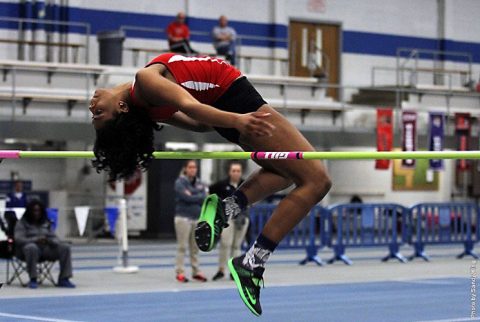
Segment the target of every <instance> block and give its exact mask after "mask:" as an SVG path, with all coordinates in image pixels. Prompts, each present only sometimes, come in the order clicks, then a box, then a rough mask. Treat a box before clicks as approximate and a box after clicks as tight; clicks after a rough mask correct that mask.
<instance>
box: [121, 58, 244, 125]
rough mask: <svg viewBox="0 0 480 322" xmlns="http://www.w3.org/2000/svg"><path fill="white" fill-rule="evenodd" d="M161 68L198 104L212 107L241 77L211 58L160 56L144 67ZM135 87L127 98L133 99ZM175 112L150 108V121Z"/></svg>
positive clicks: (173, 108) (175, 109)
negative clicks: (157, 65) (159, 65)
mask: <svg viewBox="0 0 480 322" xmlns="http://www.w3.org/2000/svg"><path fill="white" fill-rule="evenodd" d="M153 64H162V65H165V67H166V68H167V69H168V71H169V72H170V73H171V74H172V76H173V77H174V79H175V81H176V83H177V84H179V85H180V86H182V87H183V88H185V89H186V90H187V91H188V92H189V93H190V94H191V95H192V96H193V97H195V98H196V99H197V100H198V101H199V102H200V103H204V104H209V105H212V104H213V103H214V102H215V101H216V100H218V99H219V98H220V97H221V96H222V95H223V93H225V91H226V90H227V89H228V88H229V87H230V85H231V84H232V83H233V82H234V81H235V80H236V79H237V78H239V77H240V76H241V72H240V71H239V70H238V69H236V68H235V67H233V66H231V65H229V64H228V63H227V62H225V61H224V60H222V59H218V58H213V57H186V56H182V55H178V54H174V53H168V54H162V55H160V56H158V57H156V58H154V59H153V60H152V61H150V62H149V63H148V64H147V65H146V66H145V67H148V66H151V65H153ZM134 86H135V83H133V84H132V89H131V91H130V96H131V98H132V100H133V101H134V102H135V98H134V96H133V93H134ZM177 111H178V109H177V108H175V107H171V106H156V107H149V111H148V112H149V114H150V117H151V118H152V120H154V121H162V120H166V119H168V118H170V117H171V116H172V115H173V114H174V113H175V112H177Z"/></svg>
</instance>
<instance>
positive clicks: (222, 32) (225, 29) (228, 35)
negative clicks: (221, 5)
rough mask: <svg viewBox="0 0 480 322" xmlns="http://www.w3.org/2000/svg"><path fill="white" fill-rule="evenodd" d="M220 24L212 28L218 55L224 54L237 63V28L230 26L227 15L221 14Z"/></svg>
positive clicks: (232, 62) (214, 45)
mask: <svg viewBox="0 0 480 322" xmlns="http://www.w3.org/2000/svg"><path fill="white" fill-rule="evenodd" d="M218 24H219V25H218V26H215V27H214V28H213V30H212V37H213V47H215V50H216V51H217V55H223V56H225V58H226V59H227V60H228V61H229V62H230V64H232V65H235V39H236V37H237V33H236V31H235V29H233V28H232V27H229V26H228V20H227V17H226V16H223V15H222V16H220V18H219V20H218Z"/></svg>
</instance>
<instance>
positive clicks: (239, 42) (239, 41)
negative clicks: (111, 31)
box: [120, 25, 288, 60]
mask: <svg viewBox="0 0 480 322" xmlns="http://www.w3.org/2000/svg"><path fill="white" fill-rule="evenodd" d="M120 30H121V31H123V32H125V34H127V32H128V31H129V30H130V31H142V32H152V33H159V34H164V33H165V31H166V29H165V28H152V27H142V26H134V25H121V26H120ZM190 34H191V35H196V36H211V33H210V32H207V31H198V30H192V31H190ZM245 40H259V41H269V42H281V43H285V44H288V38H280V37H264V36H254V35H242V34H238V35H237V37H236V40H235V46H236V49H237V50H236V55H237V57H239V58H242V55H241V52H242V47H243V43H244V41H245ZM159 51H160V49H159ZM268 58H271V60H278V57H265V59H268Z"/></svg>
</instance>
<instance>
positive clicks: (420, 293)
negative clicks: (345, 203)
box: [0, 278, 471, 322]
mask: <svg viewBox="0 0 480 322" xmlns="http://www.w3.org/2000/svg"><path fill="white" fill-rule="evenodd" d="M470 285H471V281H470V279H460V278H449V279H431V280H418V281H412V282H408V281H407V282H371V283H352V284H332V285H311V286H285V287H268V286H267V287H266V288H264V289H263V290H262V293H261V295H262V297H261V299H262V306H263V310H264V313H263V315H262V316H261V317H260V318H255V317H254V316H253V315H252V314H251V313H250V312H249V311H248V310H247V309H246V307H244V305H243V303H242V302H241V301H240V298H239V296H238V294H237V291H236V289H221V290H204V291H181V292H153V293H138V294H136V293H132V294H115V295H82V296H67V297H43V298H18V299H1V294H0V321H8V322H14V321H28V320H30V321H55V320H69V321H102V322H103V321H115V322H117V321H118V322H120V321H129V322H131V321H133V322H142V321H168V322H175V321H182V322H183V321H188V322H190V321H192V322H202V321H208V322H214V321H219V322H222V321H225V322H237V321H238V322H240V321H242V322H244V321H272V322H273V321H275V322H290V321H291V322H293V321H295V322H299V321H309V322H310V321H355V322H357V321H382V322H389V321H402V322H403V321H420V320H446V319H455V318H457V319H460V318H462V319H465V320H466V318H468V317H470V312H471V300H470V294H471V293H470ZM0 292H1V290H0ZM15 315H18V317H15ZM21 316H22V317H21ZM25 316H31V317H36V319H35V318H31V319H27V318H25Z"/></svg>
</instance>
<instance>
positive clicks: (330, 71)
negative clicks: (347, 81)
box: [289, 21, 340, 99]
mask: <svg viewBox="0 0 480 322" xmlns="http://www.w3.org/2000/svg"><path fill="white" fill-rule="evenodd" d="M289 57H290V75H291V76H302V77H318V78H322V79H324V80H325V82H326V83H329V84H337V85H338V84H339V81H340V26H339V25H332V24H322V23H312V22H302V21H290V40H289ZM327 95H328V96H330V97H332V98H335V99H338V89H336V88H329V89H328V91H327Z"/></svg>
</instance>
